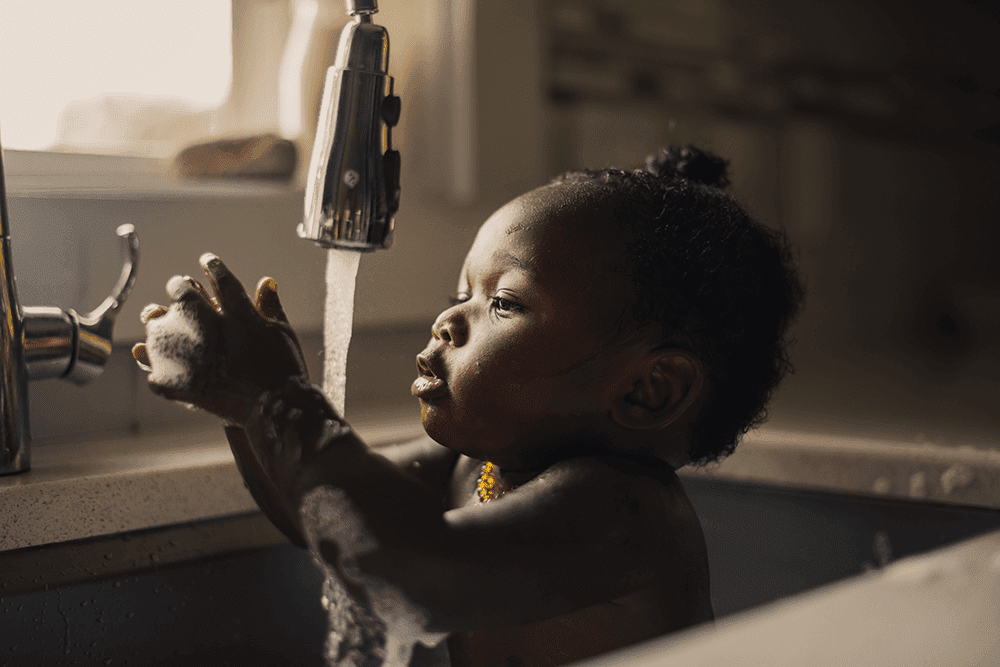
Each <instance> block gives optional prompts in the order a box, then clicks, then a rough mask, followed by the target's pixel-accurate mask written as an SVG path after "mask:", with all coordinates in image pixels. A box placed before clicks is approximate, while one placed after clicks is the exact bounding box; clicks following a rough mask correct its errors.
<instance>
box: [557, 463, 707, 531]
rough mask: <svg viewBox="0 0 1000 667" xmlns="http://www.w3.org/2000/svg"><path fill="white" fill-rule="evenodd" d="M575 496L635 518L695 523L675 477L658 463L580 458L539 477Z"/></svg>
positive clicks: (690, 508)
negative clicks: (590, 498)
mask: <svg viewBox="0 0 1000 667" xmlns="http://www.w3.org/2000/svg"><path fill="white" fill-rule="evenodd" d="M538 480H539V481H542V482H544V481H547V480H548V481H553V482H554V481H558V482H559V486H562V487H564V488H566V490H570V489H572V491H573V492H574V493H578V494H582V495H585V496H588V497H593V498H600V499H601V500H602V501H603V502H609V503H612V505H613V506H616V507H620V508H622V509H628V510H629V511H631V512H633V513H635V514H636V515H645V517H646V518H651V516H650V515H655V516H658V517H659V518H660V519H661V520H671V523H675V522H680V523H689V522H692V521H693V522H697V517H696V516H695V514H694V509H693V507H692V506H691V503H690V501H689V500H688V498H687V495H686V494H685V493H684V487H683V486H682V485H681V481H680V479H679V478H678V477H677V473H675V472H674V471H673V469H672V468H670V467H669V466H668V465H666V464H663V463H660V462H658V461H646V460H636V459H630V458H625V457H619V456H581V457H574V458H569V459H564V460H562V461H559V462H557V463H555V464H553V465H552V466H550V467H549V468H547V469H546V470H545V471H544V472H543V473H542V474H540V475H539V476H538Z"/></svg>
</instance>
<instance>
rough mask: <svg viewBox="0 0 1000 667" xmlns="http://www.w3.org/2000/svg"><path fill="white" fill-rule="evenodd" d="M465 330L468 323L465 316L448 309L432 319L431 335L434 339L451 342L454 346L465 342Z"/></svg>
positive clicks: (466, 334) (466, 336)
mask: <svg viewBox="0 0 1000 667" xmlns="http://www.w3.org/2000/svg"><path fill="white" fill-rule="evenodd" d="M467 331H468V325H467V323H466V322H465V317H464V316H462V315H458V314H455V313H453V312H451V311H450V310H446V311H445V312H443V313H441V314H440V315H438V318H437V319H436V320H434V324H433V325H432V326H431V336H433V337H434V338H435V339H436V340H440V341H443V342H445V343H451V344H452V345H454V346H456V347H458V346H461V345H464V344H465V340H466V338H468V333H467Z"/></svg>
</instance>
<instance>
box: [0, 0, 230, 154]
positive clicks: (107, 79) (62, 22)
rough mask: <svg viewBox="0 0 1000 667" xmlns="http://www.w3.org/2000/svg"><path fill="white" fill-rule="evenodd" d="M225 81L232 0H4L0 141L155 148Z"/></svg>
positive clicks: (205, 111)
mask: <svg viewBox="0 0 1000 667" xmlns="http://www.w3.org/2000/svg"><path fill="white" fill-rule="evenodd" d="M231 81H232V7H231V2H230V0H155V1H154V0H0V143H2V144H3V147H4V148H5V149H22V150H67V151H76V152H94V153H122V154H132V155H155V154H157V153H161V152H162V151H163V147H164V146H167V145H170V146H171V148H172V145H173V144H176V142H177V141H179V140H183V139H186V138H187V137H185V136H181V135H185V134H186V133H187V134H195V133H198V132H204V131H205V130H206V129H210V126H211V125H212V123H213V122H214V121H213V113H214V111H213V110H215V109H218V108H219V107H220V106H221V105H222V104H223V103H224V102H225V101H226V99H227V97H228V95H229V89H230V85H231Z"/></svg>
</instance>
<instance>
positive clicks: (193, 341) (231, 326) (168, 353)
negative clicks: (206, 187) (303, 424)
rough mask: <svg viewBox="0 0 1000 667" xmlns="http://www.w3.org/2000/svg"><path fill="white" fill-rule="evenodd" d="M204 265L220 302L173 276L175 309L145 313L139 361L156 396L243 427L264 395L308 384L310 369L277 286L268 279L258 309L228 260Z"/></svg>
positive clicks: (170, 287)
mask: <svg viewBox="0 0 1000 667" xmlns="http://www.w3.org/2000/svg"><path fill="white" fill-rule="evenodd" d="M199 261H200V264H201V265H202V268H203V269H204V270H205V275H206V276H208V279H209V281H210V283H211V285H212V288H213V289H214V291H215V294H216V297H215V298H212V297H211V296H209V294H208V292H206V291H205V288H204V287H202V285H201V284H200V283H199V282H198V281H197V280H194V279H193V278H191V277H190V276H184V277H181V276H174V277H173V278H171V279H170V280H169V281H168V282H167V294H168V295H169V297H170V301H171V304H170V306H169V307H168V308H165V307H163V306H160V305H156V304H150V305H148V306H146V308H144V309H143V311H142V321H143V323H144V324H145V325H146V343H145V344H143V343H139V344H137V345H136V346H135V347H134V348H132V355H133V356H134V357H135V359H136V361H137V362H138V363H139V366H140V367H141V368H143V369H144V370H146V371H149V372H150V375H149V386H150V388H151V389H152V390H153V391H154V392H155V393H157V394H159V395H161V396H164V397H165V398H169V399H171V400H175V401H182V402H184V403H190V404H192V405H194V406H196V407H199V408H202V409H204V410H207V411H209V412H212V413H214V414H216V415H218V416H220V417H222V418H223V419H225V420H227V421H228V422H230V423H231V424H234V425H240V424H243V423H244V422H245V421H246V419H247V416H248V415H249V414H250V411H251V409H252V408H253V407H254V405H255V403H256V402H257V401H258V400H259V398H260V397H261V395H262V394H264V393H265V392H268V391H275V390H278V389H281V388H282V387H284V386H285V384H286V383H287V381H288V379H289V378H291V377H300V378H303V379H304V378H306V377H307V371H306V365H305V362H304V360H303V358H302V352H301V350H300V349H299V343H298V340H297V338H296V337H295V333H294V332H293V331H292V328H291V327H290V326H289V324H288V319H287V317H286V316H285V313H284V311H283V310H282V308H281V303H280V302H279V301H278V292H277V285H276V284H275V282H274V280H272V279H271V278H262V279H261V281H260V282H259V283H258V284H257V291H256V300H255V303H254V302H251V301H250V298H249V297H248V296H247V293H246V290H244V288H243V285H242V284H241V283H240V281H239V280H238V279H237V278H236V276H234V275H233V274H232V273H231V272H230V271H229V269H228V268H226V265H225V264H223V263H222V260H221V259H219V258H218V257H216V256H215V255H213V254H211V253H206V254H204V255H202V256H201V259H200V260H199Z"/></svg>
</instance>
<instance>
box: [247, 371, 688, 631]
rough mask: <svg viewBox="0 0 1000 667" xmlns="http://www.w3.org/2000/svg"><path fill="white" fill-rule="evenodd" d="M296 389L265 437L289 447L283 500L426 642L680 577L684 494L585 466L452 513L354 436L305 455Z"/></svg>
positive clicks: (623, 469)
mask: <svg viewBox="0 0 1000 667" xmlns="http://www.w3.org/2000/svg"><path fill="white" fill-rule="evenodd" d="M300 391H302V392H307V391H309V389H308V388H307V387H304V386H302V387H300V388H299V389H296V390H292V391H290V393H289V395H288V400H287V401H284V400H283V401H282V409H280V410H276V411H268V412H267V413H265V414H264V415H263V416H262V420H263V422H265V423H268V424H267V425H266V426H262V427H261V428H263V429H268V428H270V429H273V430H274V431H275V432H276V433H277V434H278V439H279V440H280V441H281V442H282V443H283V445H282V451H281V453H279V454H278V456H280V457H288V460H287V461H286V462H285V463H284V464H280V463H279V464H278V467H279V468H282V469H287V470H292V471H294V472H293V474H292V475H291V476H290V477H289V482H288V483H287V484H285V485H284V486H283V488H285V489H287V490H288V492H289V501H288V502H289V504H290V505H291V506H296V507H302V508H303V519H302V521H303V523H302V524H301V525H302V530H303V532H304V533H306V534H310V535H311V542H312V543H313V545H314V547H315V548H316V550H317V551H318V553H319V555H320V556H321V557H322V558H323V559H324V560H326V561H327V562H328V563H330V564H331V566H332V567H333V568H334V569H335V570H336V571H338V572H341V573H342V574H343V576H345V577H347V578H348V579H350V580H353V581H354V582H355V583H357V584H361V585H362V586H363V588H365V589H367V590H385V589H386V587H388V588H389V589H391V590H395V591H398V592H400V593H401V594H402V595H403V597H404V598H405V599H407V600H408V601H409V602H410V603H411V604H413V605H414V606H415V607H417V608H418V609H420V610H421V612H422V613H421V615H422V616H424V617H425V618H426V619H427V625H426V626H425V627H426V629H427V630H431V631H440V632H453V631H461V630H478V629H486V628H498V627H508V626H512V625H520V624H524V623H529V622H533V621H538V620H542V619H546V618H552V617H555V616H560V615H563V614H566V613H569V612H572V611H576V610H579V609H583V608H586V607H589V606H591V605H594V604H597V603H599V602H606V601H610V600H614V599H617V598H620V597H623V596H626V595H628V594H630V593H633V592H638V591H640V590H649V589H652V588H656V589H657V590H661V591H662V590H663V589H664V585H663V584H664V581H663V580H664V578H666V579H671V578H676V580H677V581H683V580H684V578H685V577H684V574H683V572H684V569H685V568H686V567H688V564H689V563H690V560H691V559H690V553H689V550H688V549H687V547H685V545H684V542H685V540H688V539H690V538H691V537H692V535H691V531H690V530H689V527H690V525H691V520H692V519H693V516H686V515H685V512H686V511H687V510H689V509H690V508H689V505H687V504H686V501H682V496H683V493H682V492H680V491H679V487H678V488H676V489H674V490H671V487H670V486H669V485H667V486H665V485H664V484H663V483H662V480H654V479H653V478H652V477H650V476H644V475H642V474H641V473H637V472H636V470H629V469H628V466H629V465H631V464H623V463H622V462H621V461H614V460H610V459H609V460H601V459H596V458H580V459H572V460H567V461H563V462H560V463H558V464H556V465H554V466H553V467H551V468H550V469H548V470H547V471H545V472H544V473H542V474H541V475H539V476H538V477H536V478H535V479H533V480H531V481H530V482H528V483H527V484H525V485H523V486H521V487H520V488H518V489H516V490H515V491H513V492H511V493H510V494H508V495H507V496H505V497H504V498H502V499H500V500H498V501H494V502H491V503H486V504H475V505H471V506H467V507H462V508H458V509H453V510H450V511H443V509H442V507H441V503H440V498H439V497H438V496H436V495H435V494H434V493H432V492H431V491H430V489H429V487H428V486H427V485H425V484H423V483H420V482H419V481H418V480H416V479H414V478H413V477H412V476H410V475H408V474H406V473H405V472H404V471H403V470H401V469H400V468H399V467H398V466H397V465H395V464H394V463H392V462H391V461H389V460H388V459H386V458H385V457H383V456H380V455H379V454H378V453H376V452H373V451H372V450H370V449H369V448H367V447H366V446H365V445H364V444H363V443H362V442H361V441H360V440H359V439H358V438H357V437H356V436H355V435H354V434H353V433H351V432H329V433H328V435H327V439H326V440H325V441H322V442H319V443H316V444H310V441H312V439H313V437H314V435H313V434H312V433H310V432H309V431H310V429H309V428H305V429H303V428H301V427H300V424H305V422H303V421H301V420H296V419H292V418H289V417H288V416H287V415H288V414H289V407H290V406H296V405H309V399H308V398H307V397H306V396H304V395H303V394H302V393H300ZM312 391H318V390H317V389H315V388H314V389H313V390H312ZM294 410H295V408H292V411H293V412H294ZM331 414H332V412H331ZM675 491H676V493H677V494H678V497H677V498H670V497H669V496H670V494H672V493H674V492H675ZM675 500H676V501H677V502H674V501H675ZM317 511H319V512H322V513H324V515H325V516H322V517H318V516H317V514H316V513H317ZM317 526H319V528H317ZM668 588H669V586H668ZM677 593H678V595H682V593H681V591H680V590H679V589H678V590H677ZM390 599H391V597H390Z"/></svg>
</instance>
